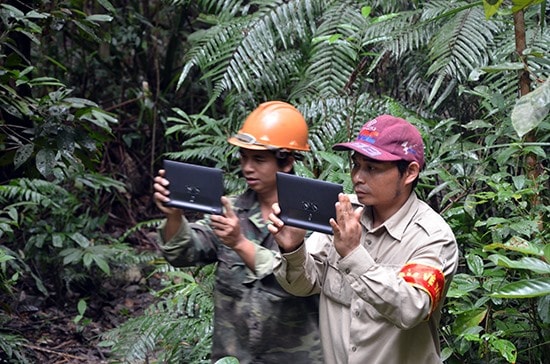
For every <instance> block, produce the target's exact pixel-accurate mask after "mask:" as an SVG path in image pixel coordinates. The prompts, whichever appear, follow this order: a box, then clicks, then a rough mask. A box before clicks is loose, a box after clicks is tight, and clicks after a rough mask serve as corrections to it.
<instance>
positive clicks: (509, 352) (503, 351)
mask: <svg viewBox="0 0 550 364" xmlns="http://www.w3.org/2000/svg"><path fill="white" fill-rule="evenodd" d="M489 344H490V345H491V347H493V348H494V349H495V350H496V351H497V352H499V353H500V355H502V357H503V358H504V359H506V361H508V363H515V362H516V359H517V356H518V352H517V349H516V346H515V345H514V344H513V343H512V342H510V341H508V340H504V339H496V340H491V341H490V342H489Z"/></svg>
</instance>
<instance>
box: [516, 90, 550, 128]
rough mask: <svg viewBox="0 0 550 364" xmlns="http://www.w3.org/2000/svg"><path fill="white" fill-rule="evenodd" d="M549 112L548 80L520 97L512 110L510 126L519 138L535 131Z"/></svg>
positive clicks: (549, 92)
mask: <svg viewBox="0 0 550 364" xmlns="http://www.w3.org/2000/svg"><path fill="white" fill-rule="evenodd" d="M549 111H550V80H546V82H545V83H544V84H543V85H542V86H540V87H538V88H536V89H535V90H533V91H531V92H530V93H528V94H527V95H524V96H522V97H520V98H519V99H518V100H517V101H516V105H515V106H514V109H513V110H512V115H511V118H512V126H513V127H514V129H515V131H516V133H517V134H518V136H519V137H520V138H521V137H523V136H524V135H525V134H527V133H528V132H530V131H531V130H533V129H535V128H536V127H537V126H538V125H539V124H540V123H541V122H542V120H544V118H545V117H546V116H547V115H548V112H549Z"/></svg>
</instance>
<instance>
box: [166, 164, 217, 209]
mask: <svg viewBox="0 0 550 364" xmlns="http://www.w3.org/2000/svg"><path fill="white" fill-rule="evenodd" d="M163 163H164V170H165V171H166V172H165V175H164V177H165V178H166V179H167V180H168V181H170V185H169V187H168V188H169V189H170V201H168V202H166V203H165V205H166V206H170V207H177V208H180V209H183V210H193V211H199V212H204V213H207V214H217V215H221V214H222V213H223V207H222V203H221V201H220V199H221V197H222V195H223V172H222V170H221V169H219V168H212V167H205V166H199V165H196V164H189V163H182V162H176V161H172V160H164V162H163Z"/></svg>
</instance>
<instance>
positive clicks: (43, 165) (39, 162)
mask: <svg viewBox="0 0 550 364" xmlns="http://www.w3.org/2000/svg"><path fill="white" fill-rule="evenodd" d="M55 163H56V159H55V152H54V151H53V150H51V149H42V150H39V151H38V153H36V169H38V171H39V172H40V174H41V175H43V176H44V177H49V176H51V175H52V174H53V169H54V167H55Z"/></svg>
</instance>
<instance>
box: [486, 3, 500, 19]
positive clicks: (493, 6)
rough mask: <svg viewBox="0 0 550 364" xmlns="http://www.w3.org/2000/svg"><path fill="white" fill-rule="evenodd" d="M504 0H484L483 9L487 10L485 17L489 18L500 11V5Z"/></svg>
mask: <svg viewBox="0 0 550 364" xmlns="http://www.w3.org/2000/svg"><path fill="white" fill-rule="evenodd" d="M503 1H504V0H483V10H484V11H485V18H487V19H489V18H490V17H492V16H493V15H495V13H496V12H497V11H498V8H500V5H501V4H502V2H503Z"/></svg>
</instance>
